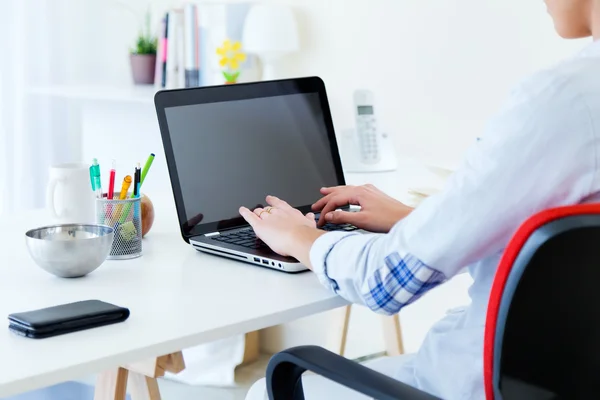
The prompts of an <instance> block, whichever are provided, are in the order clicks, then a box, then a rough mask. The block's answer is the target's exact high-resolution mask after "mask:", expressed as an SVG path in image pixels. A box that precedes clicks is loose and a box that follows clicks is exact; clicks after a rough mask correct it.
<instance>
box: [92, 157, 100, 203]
mask: <svg viewBox="0 0 600 400" xmlns="http://www.w3.org/2000/svg"><path fill="white" fill-rule="evenodd" d="M90 180H91V182H92V190H93V191H94V192H96V197H97V198H99V199H101V198H102V181H101V179H100V165H98V159H96V158H94V160H93V162H92V166H91V167H90Z"/></svg>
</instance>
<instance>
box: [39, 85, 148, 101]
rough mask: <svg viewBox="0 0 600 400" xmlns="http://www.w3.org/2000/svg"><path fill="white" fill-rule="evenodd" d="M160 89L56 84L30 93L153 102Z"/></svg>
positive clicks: (83, 98) (102, 99) (74, 97)
mask: <svg viewBox="0 0 600 400" xmlns="http://www.w3.org/2000/svg"><path fill="white" fill-rule="evenodd" d="M158 90H159V89H157V88H156V87H155V86H154V85H124V86H110V85H56V86H43V87H33V88H30V89H29V93H30V94H35V95H45V96H52V97H61V98H65V99H72V100H85V101H110V102H123V103H140V104H153V103H154V94H155V93H156V92H157V91H158Z"/></svg>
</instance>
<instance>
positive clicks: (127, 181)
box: [119, 175, 131, 200]
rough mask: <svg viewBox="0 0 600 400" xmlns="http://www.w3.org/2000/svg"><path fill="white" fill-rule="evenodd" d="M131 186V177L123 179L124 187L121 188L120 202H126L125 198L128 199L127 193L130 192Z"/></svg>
mask: <svg viewBox="0 0 600 400" xmlns="http://www.w3.org/2000/svg"><path fill="white" fill-rule="evenodd" d="M129 186H131V175H127V176H126V177H125V178H123V185H122V186H121V193H120V194H119V200H125V198H126V197H127V191H128V190H129Z"/></svg>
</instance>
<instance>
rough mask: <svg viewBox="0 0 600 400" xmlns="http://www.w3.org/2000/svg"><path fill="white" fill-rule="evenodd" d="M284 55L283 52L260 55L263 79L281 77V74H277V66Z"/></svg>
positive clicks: (269, 79) (270, 79)
mask: <svg viewBox="0 0 600 400" xmlns="http://www.w3.org/2000/svg"><path fill="white" fill-rule="evenodd" d="M282 56H283V54H269V55H263V56H261V57H260V61H261V63H262V80H263V81H272V80H275V79H281V76H280V75H278V74H277V66H278V65H279V61H280V60H281V58H282Z"/></svg>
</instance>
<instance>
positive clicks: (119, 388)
mask: <svg viewBox="0 0 600 400" xmlns="http://www.w3.org/2000/svg"><path fill="white" fill-rule="evenodd" d="M128 374H129V371H128V370H126V369H124V368H117V369H114V370H110V371H105V372H102V373H101V374H100V375H98V379H97V381H96V391H95V393H94V400H125V397H126V395H127V376H128Z"/></svg>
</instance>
